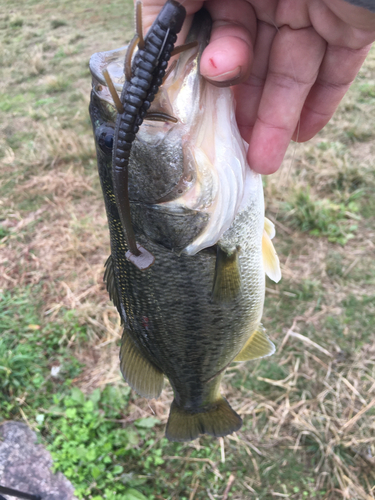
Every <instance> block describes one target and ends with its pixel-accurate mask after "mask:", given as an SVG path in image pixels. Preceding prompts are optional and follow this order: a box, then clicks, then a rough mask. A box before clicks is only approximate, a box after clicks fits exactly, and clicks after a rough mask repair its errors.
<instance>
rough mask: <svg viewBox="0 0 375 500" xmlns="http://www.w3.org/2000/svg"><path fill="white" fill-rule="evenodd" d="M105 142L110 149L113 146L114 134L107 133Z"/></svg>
mask: <svg viewBox="0 0 375 500" xmlns="http://www.w3.org/2000/svg"><path fill="white" fill-rule="evenodd" d="M104 144H105V145H106V147H107V148H109V149H112V148H113V134H106V136H105V137H104Z"/></svg>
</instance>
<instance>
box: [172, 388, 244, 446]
mask: <svg viewBox="0 0 375 500" xmlns="http://www.w3.org/2000/svg"><path fill="white" fill-rule="evenodd" d="M241 425H242V419H241V417H240V416H239V415H237V413H236V412H235V411H234V410H233V409H232V408H231V406H230V405H229V403H228V402H227V400H226V399H224V398H223V397H222V396H219V399H217V400H216V401H214V402H213V403H212V404H211V405H209V406H208V407H207V408H206V409H205V410H203V411H201V412H195V413H192V412H189V411H187V410H185V409H184V408H180V407H179V406H178V405H177V403H176V401H175V400H173V402H172V405H171V410H170V413H169V419H168V422H167V428H166V431H165V435H166V437H167V438H168V439H169V441H192V440H193V439H196V438H197V437H198V436H199V435H200V434H210V435H211V436H215V437H221V436H226V435H228V434H232V432H236V431H238V429H239V428H240V427H241Z"/></svg>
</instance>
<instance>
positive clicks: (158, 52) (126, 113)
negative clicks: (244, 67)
mask: <svg viewBox="0 0 375 500" xmlns="http://www.w3.org/2000/svg"><path fill="white" fill-rule="evenodd" d="M141 8H142V4H141V2H137V5H136V34H135V36H134V38H133V40H132V41H131V43H130V44H129V47H128V50H127V53H126V56H125V64H124V73H125V77H126V81H125V84H124V86H123V89H122V92H121V97H119V96H118V94H117V92H116V90H115V88H114V85H113V83H112V81H111V78H110V76H109V73H108V71H107V70H104V71H103V76H104V78H105V80H106V82H107V85H108V89H109V91H110V92H111V95H112V98H113V101H114V103H115V105H116V109H117V111H118V115H117V119H116V126H115V133H114V137H113V163H112V179H113V187H114V194H115V199H116V205H117V208H118V211H119V215H120V219H121V223H122V227H123V230H124V234H125V238H126V241H127V245H128V252H127V253H126V257H127V259H128V260H130V261H131V262H132V263H133V264H134V265H135V266H136V267H138V269H140V270H145V269H148V268H149V267H150V266H151V265H152V264H153V263H154V257H153V255H152V254H151V253H150V252H148V251H147V250H146V249H145V248H143V247H142V246H141V245H138V244H137V243H136V241H135V235H134V231H133V227H132V223H131V217H130V203H129V194H128V166H129V158H130V152H131V147H132V143H133V141H134V139H135V136H136V134H137V132H138V130H139V127H140V125H141V124H142V122H143V120H144V119H145V118H147V119H151V120H159V121H160V120H163V121H172V122H176V121H177V120H176V118H174V117H172V116H169V115H167V114H165V113H148V109H149V107H150V105H151V102H152V101H153V100H154V98H155V96H156V94H157V93H158V90H159V87H160V86H161V85H162V83H163V79H165V77H166V76H168V74H169V73H166V70H167V67H168V62H169V60H170V58H171V56H173V55H175V54H177V53H179V52H182V51H183V50H188V49H190V48H191V47H192V46H194V45H196V43H193V44H186V45H182V46H180V47H176V48H175V49H174V44H175V42H176V40H177V34H178V33H179V32H180V30H181V28H182V25H183V22H184V20H185V17H186V10H185V8H184V7H183V6H182V5H181V4H180V3H178V2H176V1H174V0H168V1H167V3H166V4H165V5H164V7H163V8H162V10H161V11H160V13H159V15H158V17H157V18H156V20H155V21H154V23H153V25H152V26H151V28H150V30H149V32H148V33H147V36H146V37H145V38H143V34H142V33H143V29H142V12H141ZM137 45H138V51H137V52H136V54H135V55H134V57H133V54H134V51H135V49H136V47H137ZM132 59H133V62H132ZM172 69H173V67H171V68H170V69H169V72H170V71H171V70H172Z"/></svg>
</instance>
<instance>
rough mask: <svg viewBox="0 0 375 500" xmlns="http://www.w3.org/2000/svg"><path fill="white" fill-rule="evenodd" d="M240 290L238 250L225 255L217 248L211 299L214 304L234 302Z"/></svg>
mask: <svg viewBox="0 0 375 500" xmlns="http://www.w3.org/2000/svg"><path fill="white" fill-rule="evenodd" d="M240 290H241V271H240V263H239V261H238V250H237V249H235V250H234V251H233V252H232V253H230V254H229V253H227V252H225V251H224V250H222V249H221V248H220V246H217V255H216V267H215V277H214V285H213V288H212V297H213V300H214V301H215V302H228V301H230V300H234V299H235V298H236V297H237V295H238V294H239V292H240Z"/></svg>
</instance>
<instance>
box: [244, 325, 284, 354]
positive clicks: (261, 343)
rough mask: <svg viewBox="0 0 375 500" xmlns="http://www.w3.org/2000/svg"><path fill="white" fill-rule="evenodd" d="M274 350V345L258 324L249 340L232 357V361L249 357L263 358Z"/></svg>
mask: <svg viewBox="0 0 375 500" xmlns="http://www.w3.org/2000/svg"><path fill="white" fill-rule="evenodd" d="M274 352H275V345H274V343H273V342H271V341H270V339H269V338H268V336H267V335H266V330H265V329H264V328H263V326H262V325H259V326H258V328H257V329H256V330H255V332H254V333H252V334H251V336H250V338H249V340H248V341H247V342H246V344H245V346H244V347H243V348H242V350H241V352H240V353H239V354H238V355H237V356H236V357H235V358H234V361H249V360H250V359H257V358H264V357H266V356H271V354H273V353H274Z"/></svg>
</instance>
